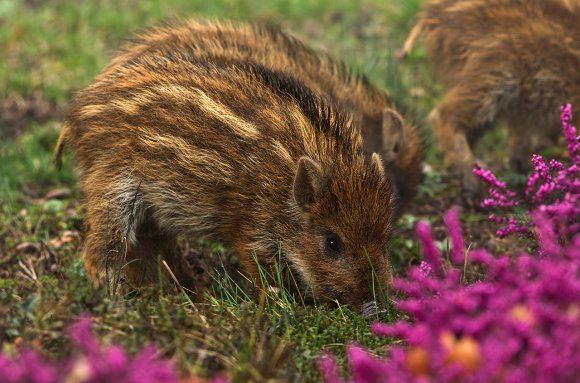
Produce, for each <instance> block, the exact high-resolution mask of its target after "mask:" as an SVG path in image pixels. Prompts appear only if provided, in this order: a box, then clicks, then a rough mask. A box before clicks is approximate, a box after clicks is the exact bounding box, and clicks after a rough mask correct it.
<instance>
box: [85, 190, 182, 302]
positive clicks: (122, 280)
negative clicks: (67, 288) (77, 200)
mask: <svg viewBox="0 0 580 383" xmlns="http://www.w3.org/2000/svg"><path fill="white" fill-rule="evenodd" d="M93 185H95V183H93ZM128 189H129V187H128V186H125V187H124V190H120V189H119V188H116V193H115V188H114V187H113V188H111V187H109V188H108V190H107V191H103V190H100V191H98V190H95V189H90V188H89V189H88V190H87V188H85V190H86V191H87V193H86V194H87V207H88V208H87V217H86V218H87V219H86V222H87V232H86V235H85V244H84V253H83V259H84V263H85V267H86V269H87V271H88V274H89V276H90V277H91V279H92V280H93V281H94V282H95V284H97V285H101V284H106V285H107V286H108V287H109V288H111V291H113V292H117V290H118V287H123V289H125V287H138V286H142V285H146V284H158V283H159V282H164V283H165V282H167V281H171V280H172V278H171V277H170V276H169V275H168V273H167V271H166V268H165V266H164V265H163V264H162V263H161V262H162V261H163V260H165V261H166V262H167V264H168V266H169V268H170V269H171V271H172V272H173V274H174V275H175V276H176V278H177V279H178V281H179V282H180V283H182V284H183V285H185V286H186V287H188V288H189V287H191V284H190V283H189V280H188V278H187V273H186V271H185V270H186V268H185V267H184V265H183V263H182V257H181V254H180V251H179V247H178V245H177V240H176V237H175V236H174V235H172V234H170V233H167V232H165V231H163V230H162V229H161V228H159V227H158V225H157V224H156V222H155V221H154V220H153V219H152V218H151V215H150V214H149V213H150V212H149V211H148V210H147V209H146V208H145V206H143V203H142V201H143V198H142V196H141V195H140V192H138V188H137V187H132V188H131V191H129V190H128Z"/></svg>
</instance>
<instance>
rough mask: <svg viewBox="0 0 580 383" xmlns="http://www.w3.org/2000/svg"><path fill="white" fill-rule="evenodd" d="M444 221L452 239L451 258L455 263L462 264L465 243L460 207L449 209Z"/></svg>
mask: <svg viewBox="0 0 580 383" xmlns="http://www.w3.org/2000/svg"><path fill="white" fill-rule="evenodd" d="M443 222H444V223H445V226H447V230H448V231H449V238H450V240H451V259H452V261H453V262H454V263H455V264H461V263H463V261H464V260H465V245H464V243H463V233H462V232H461V224H460V222H459V208H457V207H454V208H451V209H449V211H448V212H447V213H446V214H445V215H444V216H443Z"/></svg>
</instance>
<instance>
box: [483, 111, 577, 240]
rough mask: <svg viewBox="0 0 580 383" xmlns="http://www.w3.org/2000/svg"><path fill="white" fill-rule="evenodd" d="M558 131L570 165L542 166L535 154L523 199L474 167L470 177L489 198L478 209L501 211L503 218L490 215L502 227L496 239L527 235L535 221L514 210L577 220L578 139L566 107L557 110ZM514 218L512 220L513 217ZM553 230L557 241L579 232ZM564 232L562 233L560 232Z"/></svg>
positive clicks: (553, 162) (572, 228) (570, 227)
mask: <svg viewBox="0 0 580 383" xmlns="http://www.w3.org/2000/svg"><path fill="white" fill-rule="evenodd" d="M560 112H561V114H560V118H561V122H562V130H563V132H564V136H565V137H566V140H567V142H568V154H569V156H570V159H571V165H570V166H567V167H566V166H565V165H564V164H563V163H561V162H560V161H556V160H551V161H550V162H549V163H546V161H545V160H544V158H543V157H542V156H541V155H539V154H534V155H533V156H532V165H533V172H532V175H531V176H530V177H529V178H528V182H527V186H526V190H525V193H524V196H523V197H517V194H516V193H515V192H514V191H512V190H510V189H509V188H508V187H507V185H506V184H505V182H501V181H499V180H498V179H497V177H496V176H495V174H493V173H492V172H491V171H489V170H487V169H483V168H481V167H479V166H476V167H475V169H474V170H473V173H474V174H475V175H477V176H478V177H479V178H480V179H481V180H483V181H484V182H485V183H487V184H488V185H489V194H490V196H489V197H488V198H486V199H484V200H483V201H482V203H481V206H482V207H484V208H488V209H494V210H498V211H501V212H502V213H503V214H501V215H497V214H491V215H490V219H491V220H492V221H493V222H496V223H500V224H503V226H502V227H500V228H499V229H498V230H497V232H496V235H497V236H498V237H500V238H503V237H506V236H508V235H511V234H514V233H527V232H529V231H531V230H532V227H533V226H534V224H535V220H532V221H530V220H528V219H527V217H526V216H525V215H519V216H518V214H517V212H516V210H517V209H516V208H517V207H525V208H526V209H527V210H536V209H537V210H539V211H543V212H544V213H545V214H546V216H547V217H550V218H554V217H560V218H562V217H564V218H566V217H568V218H569V217H578V215H579V214H580V136H578V135H577V132H576V128H575V127H574V126H573V125H572V107H571V105H570V104H567V105H565V106H563V107H562V108H561V110H560ZM514 215H515V216H514ZM560 226H561V227H559V228H557V232H558V233H559V235H560V237H562V238H565V239H570V238H572V237H573V236H574V235H575V234H576V233H578V232H579V226H578V222H576V225H568V224H566V223H562V224H561V225H560ZM562 228H564V229H565V231H566V232H561V231H560V230H561V229H562Z"/></svg>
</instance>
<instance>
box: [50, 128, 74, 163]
mask: <svg viewBox="0 0 580 383" xmlns="http://www.w3.org/2000/svg"><path fill="white" fill-rule="evenodd" d="M70 129H71V128H70V126H69V124H67V123H66V122H65V123H64V125H63V127H62V130H61V131H60V136H58V141H57V142H56V148H55V149H54V165H55V166H56V168H57V169H60V168H61V167H62V151H63V150H64V144H65V143H66V139H67V137H68V135H69V133H70Z"/></svg>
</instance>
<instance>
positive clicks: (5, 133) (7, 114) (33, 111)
mask: <svg viewBox="0 0 580 383" xmlns="http://www.w3.org/2000/svg"><path fill="white" fill-rule="evenodd" d="M65 112H66V107H65V106H64V105H57V104H55V103H53V102H50V101H48V100H47V99H46V98H45V97H44V96H43V95H42V93H41V92H34V93H32V94H31V95H30V96H28V97H26V98H24V97H22V96H19V95H17V96H8V97H7V98H5V99H3V100H0V138H12V137H15V136H17V135H19V134H21V133H22V132H23V131H24V130H25V129H26V128H27V126H28V125H29V124H30V123H31V122H38V123H43V122H46V121H50V120H62V119H63V118H64V115H65Z"/></svg>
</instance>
